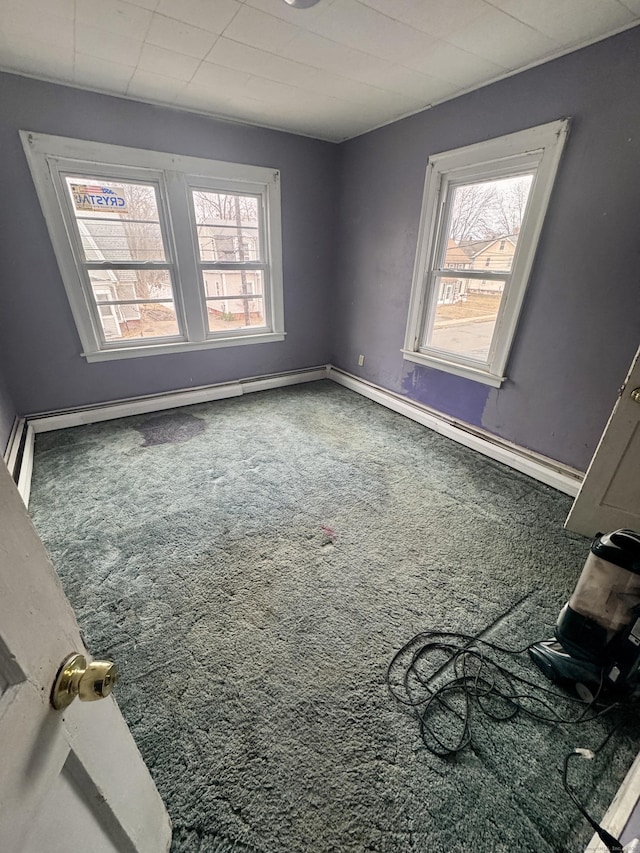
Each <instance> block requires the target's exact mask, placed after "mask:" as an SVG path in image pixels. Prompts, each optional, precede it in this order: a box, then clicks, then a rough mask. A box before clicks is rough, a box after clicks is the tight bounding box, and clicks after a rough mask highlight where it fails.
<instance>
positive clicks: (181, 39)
mask: <svg viewBox="0 0 640 853" xmlns="http://www.w3.org/2000/svg"><path fill="white" fill-rule="evenodd" d="M217 38H218V36H217V35H215V34H214V33H211V32H207V31H205V30H201V29H198V28H197V27H192V26H191V25H190V24H185V23H183V22H182V21H175V20H174V19H173V18H165V17H164V16H163V15H158V14H157V13H154V15H153V20H152V22H151V26H150V27H149V32H148V34H147V39H146V40H147V42H148V43H149V44H155V45H157V46H158V47H164V48H166V49H167V50H174V51H175V52H176V53H184V54H185V55H186V56H195V57H196V58H197V59H204V57H205V56H206V55H207V54H208V53H209V51H210V50H211V48H212V47H213V45H214V43H215V41H216V39H217Z"/></svg>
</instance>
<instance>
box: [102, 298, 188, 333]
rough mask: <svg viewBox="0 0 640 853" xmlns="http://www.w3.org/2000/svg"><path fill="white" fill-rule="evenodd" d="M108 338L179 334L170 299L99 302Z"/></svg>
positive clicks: (104, 329)
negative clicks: (163, 300)
mask: <svg viewBox="0 0 640 853" xmlns="http://www.w3.org/2000/svg"><path fill="white" fill-rule="evenodd" d="M98 311H99V315H100V322H101V323H102V329H103V332H104V337H105V340H107V341H122V340H140V339H142V338H166V337H175V336H177V335H179V334H180V329H179V327H178V320H177V318H176V311H175V306H174V304H173V302H151V303H149V302H136V303H134V304H133V305H118V304H117V303H116V304H113V303H102V302H100V303H99V304H98Z"/></svg>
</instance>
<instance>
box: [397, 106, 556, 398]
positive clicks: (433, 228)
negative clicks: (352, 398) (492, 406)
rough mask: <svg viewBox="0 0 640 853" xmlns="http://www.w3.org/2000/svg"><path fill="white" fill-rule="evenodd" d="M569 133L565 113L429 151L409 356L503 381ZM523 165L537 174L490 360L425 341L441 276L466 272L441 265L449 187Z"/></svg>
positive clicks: (407, 335) (477, 377) (474, 376)
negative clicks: (447, 148)
mask: <svg viewBox="0 0 640 853" xmlns="http://www.w3.org/2000/svg"><path fill="white" fill-rule="evenodd" d="M568 132H569V119H561V120H558V121H554V122H549V123H548V124H543V125H539V126H538V127H533V128H529V129H527V130H521V131H518V132H516V133H510V134H507V135H505V136H500V137H497V138H495V139H489V140H486V141H483V142H478V143H475V144H473V145H467V146H465V147H463V148H457V149H454V150H452V151H444V152H441V153H438V154H432V155H430V156H429V158H428V162H427V168H426V174H425V184H424V193H423V199H422V210H421V214H420V225H419V232H418V244H417V248H416V255H415V263H414V269H413V280H412V285H411V297H410V302H409V313H408V319H407V326H406V333H405V340H404V346H403V348H402V352H403V355H404V357H405V358H408V360H410V361H414V362H417V363H419V364H425V365H427V366H429V367H435V368H436V369H439V370H444V371H446V372H449V373H456V374H458V375H460V376H466V377H467V378H470V379H473V380H475V381H478V382H483V383H485V384H489V385H493V386H494V387H500V385H501V383H502V382H503V380H504V378H505V377H504V372H505V367H506V364H507V359H508V357H509V351H510V348H511V344H512V341H513V337H514V335H515V330H516V326H517V323H518V317H519V315H520V310H521V307H522V302H523V299H524V294H525V291H526V287H527V283H528V280H529V275H530V273H531V268H532V266H533V261H534V257H535V253H536V249H537V244H538V240H539V237H540V232H541V230H542V224H543V221H544V217H545V214H546V211H547V207H548V203H549V199H550V196H551V191H552V188H553V183H554V180H555V175H556V172H557V168H558V164H559V162H560V156H561V154H562V151H563V147H564V143H565V140H566V138H567V134H568ZM524 171H527V172H530V171H533V172H534V175H535V177H534V180H533V184H532V186H531V191H530V194H529V200H528V203H527V207H526V212H525V217H524V220H523V222H522V228H521V231H520V235H519V239H518V247H517V249H516V252H515V255H514V258H513V266H512V269H511V270H510V271H505V272H503V274H502V276H501V278H504V279H505V287H504V293H503V298H502V300H501V303H500V309H499V312H498V316H497V318H496V323H495V329H494V332H493V337H492V342H491V347H490V350H489V354H488V357H487V361H486V363H485V362H482V361H477V360H474V359H470V358H468V357H466V356H464V355H462V354H457V353H454V352H444V351H443V350H440V349H438V348H437V347H435V346H431V345H428V344H426V343H425V339H426V330H427V329H428V330H430V329H431V327H432V324H433V317H434V313H435V305H436V294H437V292H438V286H439V279H440V278H442V277H446V276H447V275H449V276H455V277H458V278H464V277H465V276H464V270H456V271H454V272H452V271H450V270H447V269H443V268H442V263H441V261H442V260H443V258H444V252H445V251H446V239H447V229H448V223H447V222H446V221H445V219H446V218H447V212H448V211H449V209H450V203H451V195H450V189H449V188H450V187H453V186H455V185H457V184H458V183H460V182H466V181H470V182H471V181H477V180H490V179H492V178H495V177H497V176H500V175H503V176H509V175H512V174H513V175H515V174H519V173H522V172H524ZM445 202H446V203H445ZM441 256H442V257H441ZM472 277H473V276H472ZM496 277H498V271H496ZM408 354H410V355H408ZM454 365H455V367H454Z"/></svg>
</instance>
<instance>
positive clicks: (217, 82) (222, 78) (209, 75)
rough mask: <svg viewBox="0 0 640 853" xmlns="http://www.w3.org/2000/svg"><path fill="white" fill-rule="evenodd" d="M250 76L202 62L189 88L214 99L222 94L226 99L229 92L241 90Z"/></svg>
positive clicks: (242, 72)
mask: <svg viewBox="0 0 640 853" xmlns="http://www.w3.org/2000/svg"><path fill="white" fill-rule="evenodd" d="M250 76H251V75H250V74H247V73H245V72H244V71H237V70H233V69H231V68H224V67H223V66H221V65H215V64H214V63H213V62H202V63H201V64H200V66H199V67H198V70H197V71H196V73H195V74H194V75H193V79H192V80H191V81H190V83H189V88H190V89H192V90H197V89H203V90H206V91H207V92H209V94H210V95H211V96H212V97H215V96H216V94H217V93H222V95H223V96H224V97H225V98H226V97H227V93H228V92H229V91H231V90H235V91H238V90H240V89H243V88H244V86H245V85H246V83H247V81H248V80H249V77H250Z"/></svg>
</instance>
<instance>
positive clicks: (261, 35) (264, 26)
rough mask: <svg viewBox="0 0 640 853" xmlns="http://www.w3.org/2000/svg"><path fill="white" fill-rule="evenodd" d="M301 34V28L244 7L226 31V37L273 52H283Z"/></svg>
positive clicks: (257, 10)
mask: <svg viewBox="0 0 640 853" xmlns="http://www.w3.org/2000/svg"><path fill="white" fill-rule="evenodd" d="M299 32H300V28H299V27H294V26H293V24H288V23H287V22H286V21H283V20H282V19H281V18H276V17H274V16H273V15H267V14H266V13H265V12H261V11H260V10H259V9H253V8H251V7H250V6H242V8H241V9H240V11H239V12H238V14H237V15H236V17H235V18H234V19H233V21H231V23H230V24H229V26H228V27H227V28H226V30H225V31H224V34H225V37H226V38H230V39H233V40H234V41H238V42H243V43H244V44H248V45H251V46H252V47H259V48H262V49H263V50H270V51H272V52H274V53H275V52H279V51H281V50H282V49H283V48H284V47H285V46H286V45H287V44H288V43H289V42H290V41H291V40H292V39H293V38H294V37H295V36H296V34H297V33H299Z"/></svg>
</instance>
